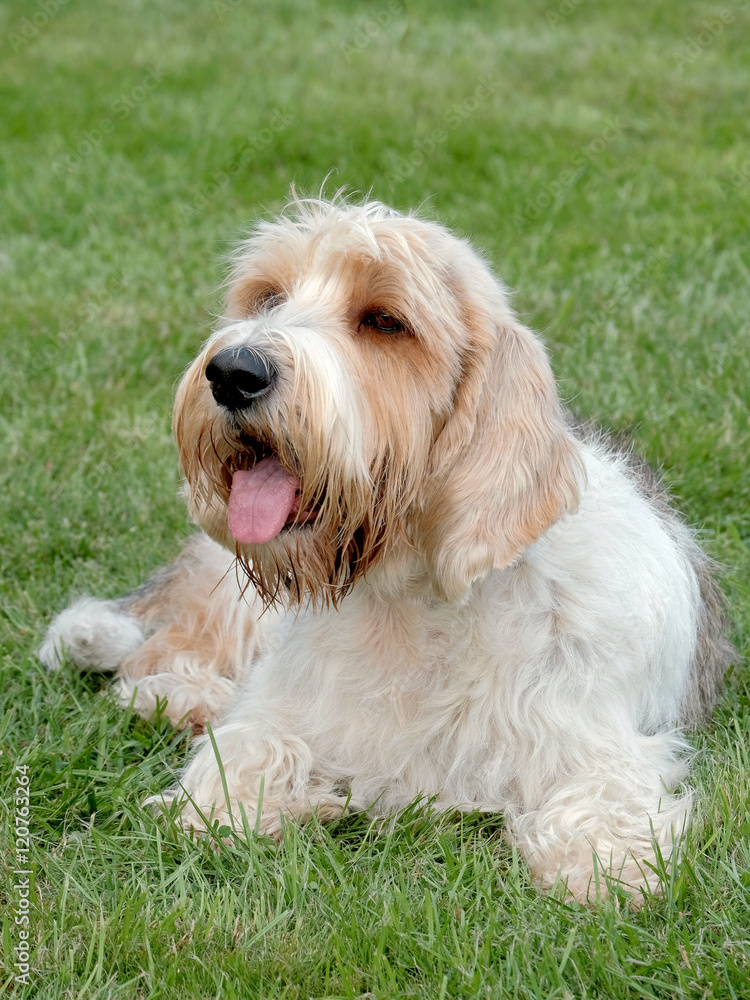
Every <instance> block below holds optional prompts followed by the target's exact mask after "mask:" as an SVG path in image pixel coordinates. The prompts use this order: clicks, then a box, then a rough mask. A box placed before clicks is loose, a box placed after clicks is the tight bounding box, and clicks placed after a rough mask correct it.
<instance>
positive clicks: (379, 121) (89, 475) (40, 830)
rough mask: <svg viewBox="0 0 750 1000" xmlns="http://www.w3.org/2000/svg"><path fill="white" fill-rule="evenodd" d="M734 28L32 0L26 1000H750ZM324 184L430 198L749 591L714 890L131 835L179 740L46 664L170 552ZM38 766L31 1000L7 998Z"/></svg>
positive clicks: (491, 851) (742, 18)
mask: <svg viewBox="0 0 750 1000" xmlns="http://www.w3.org/2000/svg"><path fill="white" fill-rule="evenodd" d="M743 6H744V5H743V4H740V3H728V4H727V7H726V9H724V8H720V7H719V6H718V5H710V4H708V3H698V2H690V0H689V2H685V3H682V4H673V3H670V2H668V0H657V2H655V3H647V2H645V0H636V2H634V3H631V4H621V3H618V2H615V0H601V2H597V3H596V4H594V3H593V2H584V3H581V4H579V5H578V6H577V7H574V6H573V5H572V4H570V5H567V6H566V5H564V4H557V3H556V2H555V0H552V2H549V3H548V2H547V0H531V2H529V3H526V4H523V5H520V4H519V5H514V4H511V3H509V2H507V0H503V2H499V3H492V4H482V3H478V2H474V3H471V2H470V3H465V4H458V3H448V2H440V0H439V2H435V3H430V4H428V3H427V2H426V0H415V2H413V3H409V5H408V9H407V8H406V7H404V6H403V5H399V4H398V3H394V4H393V5H391V6H389V5H388V4H387V3H385V2H383V3H382V4H381V5H378V4H375V5H373V6H371V7H367V6H364V5H356V6H355V5H349V4H346V3H344V2H343V0H340V2H334V0H332V2H330V3H328V4H325V5H323V4H320V5H317V4H313V3H305V2H303V0H282V2H280V3H278V4H274V5H270V4H263V5H261V4H260V3H257V2H256V0H216V2H214V3H208V2H204V3H200V4H197V3H196V4H193V3H190V2H188V0H163V2H159V3H156V2H154V0H151V2H148V0H131V2H128V3H121V4H116V3H114V2H111V0H105V2H102V3H98V4H95V3H93V2H84V0H81V2H79V3H76V4H63V3H60V2H59V0H47V3H46V6H43V5H42V3H41V2H40V3H38V4H34V5H32V4H28V3H22V2H21V0H8V2H6V3H4V4H3V6H2V8H1V9H0V44H2V47H3V69H2V76H1V77H0V100H1V101H2V106H3V110H4V114H3V118H2V123H1V124H0V129H2V137H1V141H0V171H1V176H2V205H3V227H2V237H1V242H0V274H1V275H2V281H1V282H0V296H1V298H2V302H1V311H0V315H1V316H2V328H3V346H2V351H3V353H2V359H3V360H2V366H1V367H0V381H1V383H2V393H1V394H0V428H1V434H2V454H3V461H2V463H0V490H1V491H2V492H1V495H2V507H1V508H0V546H1V553H2V554H1V556H0V560H1V562H0V565H1V566H2V580H1V587H2V592H1V595H0V600H1V602H2V603H1V607H2V616H1V618H0V636H1V641H2V661H1V662H0V671H2V685H0V699H1V703H2V714H1V715H0V784H1V786H2V801H3V803H4V804H5V805H6V806H7V807H8V808H6V809H3V810H2V813H0V817H1V826H0V839H1V840H2V858H3V865H2V882H1V883H0V892H1V893H2V897H3V907H2V914H1V915H2V956H3V957H2V962H3V963H4V966H3V971H2V974H1V976H0V988H2V989H3V990H4V992H5V993H8V994H10V995H13V994H15V995H18V996H38V997H55V998H63V997H87V998H89V997H101V998H104V997H106V998H110V997H111V998H120V997H123V998H129V997H158V998H171V997H175V998H182V997H186V996H190V997H206V998H208V997H226V998H231V997H243V998H245V997H252V998H255V997H259V998H260V997H262V998H277V997H278V998H282V997H283V998H295V1000H296V998H300V1000H301V998H307V997H316V998H318V997H321V998H322V997H327V998H334V997H363V996H371V997H377V998H392V997H411V996H414V997H425V998H435V1000H442V998H458V997H461V998H468V997H483V998H484V997H493V998H494V997H503V998H505V997H512V998H516V997H518V998H544V1000H547V998H552V997H559V998H568V997H573V998H576V1000H578V998H584V997H591V998H607V1000H620V998H623V1000H624V998H628V1000H629V998H640V997H644V998H646V997H647V998H679V1000H682V998H695V1000H699V998H709V997H711V998H742V997H745V996H747V992H748V985H747V984H748V982H749V981H750V847H749V846H748V845H750V807H749V806H748V803H749V802H750V750H749V749H748V732H749V730H750V690H749V684H748V682H749V680H750V673H749V672H748V668H747V665H746V664H747V660H746V656H747V652H748V647H749V645H750V643H749V638H748V637H749V633H750V585H748V580H749V579H750V551H749V547H750V474H749V473H748V455H749V454H750V425H749V423H748V413H749V412H750V405H749V404H750V398H749V390H748V387H749V386H750V349H749V345H750V338H749V337H748V320H747V317H748V315H750V281H749V280H748V279H749V277H750V271H749V265H750V250H749V249H748V243H747V222H748V213H749V212H750V165H749V163H748V160H747V130H748V126H747V123H748V121H749V120H750V107H749V105H750V85H749V84H750V80H749V79H748V70H747V60H746V51H745V50H746V34H747V29H748V26H749V20H748V19H749V17H750V15H749V14H748V11H747V10H745V9H743ZM721 10H725V13H724V14H721ZM566 12H567V13H566ZM730 16H731V19H729V18H730ZM480 85H481V89H480V90H478V89H477V88H480ZM332 168H335V170H336V172H335V174H334V176H333V178H332V180H331V182H330V186H331V188H333V187H334V186H335V185H337V184H338V183H347V184H350V185H351V186H352V187H354V188H357V189H360V190H366V189H369V188H372V190H373V193H374V195H375V196H376V197H379V198H381V199H382V200H386V201H389V202H391V203H393V204H395V205H396V206H397V207H402V208H407V207H413V206H414V205H418V204H424V206H425V211H426V212H427V213H428V214H430V215H433V216H435V217H437V218H440V219H442V220H443V221H446V222H448V223H449V224H451V225H453V226H454V227H455V228H456V229H458V231H459V232H461V233H465V234H471V235H472V236H473V237H474V238H475V240H476V242H477V243H478V244H479V245H480V246H482V247H484V248H485V249H486V251H487V253H488V254H489V256H490V257H491V258H492V259H493V261H494V262H495V264H496V266H497V268H498V270H499V272H500V273H501V274H502V275H503V277H504V278H505V279H506V280H507V281H508V283H509V284H510V285H511V286H513V287H514V288H516V289H517V294H516V300H515V301H516V305H517V307H518V309H519V311H520V312H521V314H522V316H523V317H524V319H526V320H527V321H528V322H529V323H531V324H532V325H534V326H535V327H536V328H537V329H540V330H541V331H542V332H543V335H544V337H545V339H546V341H547V343H548V344H549V346H550V348H551V350H552V353H553V360H554V366H555V370H556V373H557V375H558V378H559V379H560V383H561V387H562V391H563V393H564V394H565V395H566V397H567V398H568V399H569V400H570V401H571V403H572V405H573V406H574V408H575V409H576V410H577V411H578V412H579V413H580V414H581V415H583V416H586V417H589V416H593V417H597V418H599V419H601V420H603V421H604V422H605V423H607V424H608V425H610V426H613V427H616V428H618V429H628V430H630V431H631V432H632V433H633V434H634V436H635V439H636V442H637V445H638V447H639V448H640V450H641V451H642V452H643V453H644V454H645V455H646V456H647V457H648V458H649V459H650V460H651V461H652V462H653V463H655V464H658V465H661V466H663V467H664V470H665V474H666V476H667V478H668V480H669V481H670V483H671V484H672V485H673V488H674V489H675V491H676V492H677V494H678V496H679V497H680V501H681V504H682V506H683V508H684V510H685V512H686V514H687V516H688V517H689V518H690V519H691V520H692V521H693V522H694V523H697V524H700V525H702V526H703V527H704V529H705V538H706V544H707V547H708V548H709V550H710V551H711V552H712V554H713V555H714V556H715V557H716V558H718V559H719V560H720V561H721V562H722V563H723V564H724V565H725V566H726V567H727V575H726V579H725V584H726V590H727V593H728V596H729V601H730V615H731V623H732V631H733V637H734V639H735V641H736V643H737V645H738V648H739V649H740V651H741V652H742V653H743V654H744V655H743V656H742V657H740V658H739V659H738V663H737V665H736V667H735V670H734V672H733V673H732V675H731V676H730V678H729V680H728V683H727V688H726V694H725V697H724V700H723V701H722V703H721V705H720V706H719V708H718V710H717V712H716V715H715V718H714V720H713V722H712V723H711V724H710V725H709V726H707V727H705V728H703V729H701V730H700V731H699V732H697V733H695V734H693V735H692V737H691V739H692V742H693V745H694V747H695V749H696V763H695V783H696V786H697V788H698V793H699V796H698V806H697V812H696V821H695V823H694V826H693V828H692V830H691V831H690V833H689V835H688V838H687V842H686V847H685V861H684V863H683V865H682V866H681V867H680V869H679V870H678V871H677V872H676V873H674V875H673V876H672V878H671V880H670V882H669V883H668V885H667V889H666V892H665V896H664V898H663V899H661V900H654V901H652V902H650V903H649V905H647V906H646V907H645V908H644V909H643V910H642V911H641V912H637V911H634V910H633V909H632V908H631V907H630V905H629V903H628V901H627V899H626V898H625V897H621V898H617V899H615V900H614V901H613V902H611V903H608V904H604V905H602V906H601V907H600V908H599V909H598V910H596V911H593V910H588V909H584V908H582V907H580V906H578V905H569V904H567V903H563V902H561V901H560V900H559V899H556V898H554V897H553V896H550V895H544V894H541V893H539V892H537V891H536V890H535V889H534V887H533V886H532V885H531V884H530V882H529V879H528V875H527V872H526V869H525V868H524V866H523V864H522V863H521V862H520V861H519V859H518V858H517V857H516V856H515V855H514V854H513V853H512V851H511V850H510V849H509V848H508V847H507V846H506V845H505V844H504V843H503V841H502V837H501V831H502V826H501V821H500V819H499V818H495V817H492V818H487V817H478V816H469V817H463V818H460V817H459V818H457V817H452V816H449V817H441V818H438V819H435V818H431V817H430V816H429V815H428V814H425V813H424V812H420V811H419V810H417V809H414V810H411V811H409V812H408V813H407V814H405V815H404V816H403V817H402V818H401V820H400V821H399V823H398V825H397V827H396V829H395V830H393V831H392V832H390V833H380V832H378V830H377V829H375V828H373V827H372V826H370V824H369V823H368V822H367V820H365V819H363V818H355V819H351V820H347V821H345V822H341V823H339V824H335V825H333V826H331V827H328V828H325V829H323V828H320V827H318V826H315V825H312V826H309V827H307V828H297V827H294V826H291V827H289V828H288V829H287V831H286V834H285V837H284V842H283V844H282V845H281V847H276V846H275V845H273V844H271V843H270V842H267V841H266V840H264V839H262V838H250V840H249V841H248V842H247V843H241V844H237V845H235V846H234V847H228V848H224V849H222V850H221V851H219V852H216V851H213V850H211V849H210V848H209V847H208V846H207V845H205V844H200V843H199V844H193V843H190V842H188V841H186V840H185V839H184V838H183V837H182V836H181V835H179V834H178V833H177V832H176V831H175V830H174V829H172V828H171V827H170V826H169V824H168V823H166V822H164V821H157V820H155V819H154V818H153V817H152V816H151V815H150V814H148V813H146V812H144V811H143V810H141V808H140V807H139V802H140V801H141V800H142V799H143V798H144V797H145V796H146V795H147V794H148V793H149V792H153V791H156V790H157V789H159V788H160V787H162V786H163V784H164V783H165V781H167V780H169V774H170V773H171V771H172V770H173V769H175V768H177V767H179V765H180V762H181V761H182V760H183V758H184V755H185V752H186V739H185V737H184V736H181V735H179V734H175V733H173V732H172V731H171V730H170V729H169V727H168V726H167V725H166V724H165V723H164V722H162V721H160V720H154V721H153V722H146V721H144V720H141V719H137V718H134V717H131V716H129V715H128V714H127V713H122V712H121V711H120V710H118V709H117V708H115V706H114V705H113V703H112V702H111V701H110V700H109V699H108V697H106V683H105V682H104V681H103V680H102V679H101V678H98V677H80V676H78V675H76V674H75V673H74V672H66V673H64V674H62V675H59V676H54V677H48V676H46V675H45V673H44V671H43V670H42V669H41V667H40V666H39V664H38V663H37V661H36V659H35V656H34V650H35V648H36V647H37V645H38V643H39V640H40V637H41V635H42V633H43V630H44V627H45V623H46V622H47V621H48V620H49V618H50V617H51V615H52V614H53V613H54V612H55V611H57V610H59V609H60V608H61V607H62V606H64V604H65V603H66V601H67V600H68V599H69V598H70V596H71V595H74V594H76V593H80V592H82V591H89V592H92V593H95V594H97V595H102V596H114V595H116V594H118V593H121V592H123V591H124V590H126V589H128V588H131V587H133V586H134V585H136V584H137V583H139V582H140V581H141V580H142V579H143V577H144V576H145V575H146V573H148V572H149V571H150V570H151V569H152V568H153V567H154V566H155V565H157V564H159V563H161V562H163V561H165V560H166V559H168V558H170V557H171V556H172V555H174V553H175V552H176V551H177V548H178V546H179V543H180V539H181V538H182V537H184V535H185V534H186V533H187V532H188V531H189V526H188V525H187V523H186V520H185V515H184V512H183V509H182V506H181V503H180V502H179V500H178V499H177V498H176V489H177V485H178V474H177V469H176V461H175V454H174V448H173V445H172V443H171V441H170V434H169V412H170V406H171V396H172V391H173V386H174V383H175V380H176V378H177V376H178V374H179V373H180V371H181V370H182V369H183V368H184V367H185V365H186V364H187V363H188V362H189V360H190V358H191V356H192V355H193V353H194V352H195V350H196V348H197V346H198V344H199V343H200V341H201V339H202V338H203V336H204V335H205V332H206V330H207V327H208V325H209V323H210V315H211V312H212V310H214V309H215V308H216V306H217V303H218V297H217V292H216V288H217V286H218V284H219V281H220V278H221V261H220V256H221V253H222V252H223V250H224V249H225V248H226V246H227V242H228V241H231V240H232V239H234V238H235V237H237V236H238V235H239V234H240V233H241V231H242V228H243V226H244V225H246V223H247V221H248V220H249V219H250V218H251V217H253V216H254V215H257V214H258V213H259V212H264V211H272V210H274V209H275V208H277V207H278V206H279V205H280V204H281V203H282V201H283V200H284V198H285V196H286V194H287V192H288V188H289V185H290V183H291V182H292V181H296V182H297V184H298V185H299V186H301V187H302V188H303V189H307V190H317V189H318V187H319V186H320V183H321V181H322V179H323V177H324V176H325V175H326V174H327V173H328V171H329V170H331V169H332ZM19 764H26V765H28V767H29V775H30V789H31V791H30V812H31V817H30V826H31V833H32V843H33V847H32V850H31V861H32V862H33V864H32V866H31V867H32V868H33V872H34V874H33V879H32V881H33V885H32V887H31V894H30V898H31V909H30V911H29V918H30V919H29V925H28V926H29V929H30V938H29V940H30V942H31V945H32V952H33V953H32V958H31V966H32V968H31V971H30V985H29V986H24V985H23V984H21V983H17V982H15V981H14V968H13V962H14V961H15V960H16V954H15V953H14V951H13V948H14V946H17V945H19V943H20V942H21V938H20V936H19V935H20V931H21V929H22V928H23V925H18V924H16V923H15V917H16V911H18V908H19V905H20V903H19V900H20V896H19V893H20V891H21V889H20V888H19V881H18V880H19V878H20V876H16V875H14V874H13V870H14V867H15V866H16V865H17V864H18V854H17V852H16V846H15V845H14V839H13V821H14V815H17V814H18V813H17V806H16V804H15V803H16V800H15V799H14V790H15V788H16V782H17V776H18V774H19V773H20V772H18V771H16V770H15V768H16V767H17V766H18V765H19ZM19 808H20V806H19Z"/></svg>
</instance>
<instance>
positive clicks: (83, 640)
mask: <svg viewBox="0 0 750 1000" xmlns="http://www.w3.org/2000/svg"><path fill="white" fill-rule="evenodd" d="M143 639H144V635H143V630H142V628H141V626H140V625H139V624H138V622H137V621H136V619H135V618H133V617H132V616H131V615H129V614H127V613H125V612H123V611H121V610H119V609H118V606H117V602H116V601H99V600H97V599H96V598H94V597H81V598H80V599H79V600H77V601H76V602H75V603H74V604H71V606H70V607H69V608H66V609H65V611H63V612H61V614H59V615H58V616H57V618H55V620H54V622H53V623H52V624H51V625H50V627H49V629H48V631H47V635H46V636H45V639H44V642H43V643H42V646H41V647H40V649H39V659H40V660H41V661H42V663H43V664H44V665H45V667H46V668H47V669H48V670H59V668H60V667H61V666H62V664H63V659H64V656H65V654H66V653H67V654H68V655H69V656H70V658H71V660H72V661H73V662H74V663H77V664H78V666H80V667H83V668H85V669H86V670H101V671H104V672H106V671H110V670H116V669H117V667H119V665H120V664H121V663H122V661H123V660H124V659H125V658H126V657H127V656H129V655H130V653H133V652H135V650H136V649H138V647H139V646H140V645H141V644H142V643H143Z"/></svg>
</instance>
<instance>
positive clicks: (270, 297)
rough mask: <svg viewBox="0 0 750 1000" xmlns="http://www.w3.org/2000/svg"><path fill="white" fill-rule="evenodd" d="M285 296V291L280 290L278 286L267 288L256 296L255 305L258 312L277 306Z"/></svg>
mask: <svg viewBox="0 0 750 1000" xmlns="http://www.w3.org/2000/svg"><path fill="white" fill-rule="evenodd" d="M283 298H284V294H283V292H280V291H279V290H278V288H265V289H264V290H263V291H262V292H260V293H259V294H258V295H257V296H256V297H255V301H254V303H253V307H254V308H255V310H256V311H258V312H260V311H261V310H265V309H273V307H274V306H277V305H278V304H279V303H280V302H281V301H282V300H283Z"/></svg>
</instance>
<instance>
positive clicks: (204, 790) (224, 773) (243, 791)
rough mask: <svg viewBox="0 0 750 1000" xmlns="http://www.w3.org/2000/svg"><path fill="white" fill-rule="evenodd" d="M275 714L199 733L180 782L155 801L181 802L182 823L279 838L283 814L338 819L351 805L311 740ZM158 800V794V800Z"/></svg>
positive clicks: (301, 818) (299, 818) (303, 818)
mask: <svg viewBox="0 0 750 1000" xmlns="http://www.w3.org/2000/svg"><path fill="white" fill-rule="evenodd" d="M281 721H282V720H280V719H275V718H273V717H272V716H271V715H270V713H264V714H261V713H259V712H258V713H254V714H253V718H252V719H246V720H242V721H236V719H232V717H231V716H230V719H229V720H228V721H226V722H225V723H223V724H222V725H220V726H219V727H218V728H217V729H216V730H214V731H213V732H211V733H208V734H206V735H205V736H203V737H201V739H200V741H199V745H198V748H197V751H196V753H195V754H194V756H193V758H192V759H191V761H190V762H189V763H188V765H187V768H186V769H185V771H184V772H183V774H182V776H181V777H180V780H179V782H178V784H177V785H176V786H175V787H174V788H172V789H169V790H168V791H166V792H164V793H163V794H162V795H161V796H159V797H157V800H161V801H164V802H167V803H169V802H171V801H174V800H177V801H178V802H179V803H180V806H181V808H180V822H181V823H182V825H183V826H184V827H185V828H186V829H190V828H192V829H194V830H195V831H203V830H205V829H206V828H207V827H208V826H212V827H214V828H215V829H216V828H221V827H224V826H228V827H230V828H234V829H236V830H238V831H242V830H249V831H251V832H252V831H254V832H257V833H265V834H268V835H269V836H272V837H277V838H278V837H279V836H280V834H281V830H282V824H283V821H284V818H287V819H295V820H297V821H301V822H304V821H306V820H307V819H309V818H310V817H311V816H312V814H313V813H315V815H316V816H317V817H318V819H320V820H321V821H326V820H329V819H332V818H334V817H335V816H338V815H340V814H341V812H343V811H344V809H345V808H346V805H347V798H346V796H345V795H342V794H339V789H337V788H336V783H335V781H334V780H333V779H332V778H330V777H327V776H324V775H323V774H322V773H321V771H320V769H319V768H318V767H316V761H315V757H314V754H313V752H312V750H311V749H310V747H309V746H308V744H307V743H306V742H305V741H304V740H303V739H300V738H299V737H297V736H293V735H291V734H290V732H289V731H288V729H286V727H284V725H283V724H280V723H281ZM153 801H154V800H152V802H153Z"/></svg>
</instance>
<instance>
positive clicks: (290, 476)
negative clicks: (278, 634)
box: [184, 422, 408, 607]
mask: <svg viewBox="0 0 750 1000" xmlns="http://www.w3.org/2000/svg"><path fill="white" fill-rule="evenodd" d="M275 430H277V429H276V428H273V429H272V428H270V427H268V426H264V427H262V428H260V427H254V428H253V429H252V430H250V429H248V428H247V426H245V427H243V428H239V427H232V426H230V425H228V424H225V423H219V422H214V423H209V424H204V425H203V427H202V428H201V430H200V432H199V434H198V438H197V441H196V443H195V445H194V446H193V447H192V448H191V449H190V461H189V462H185V463H184V465H185V471H186V473H187V476H188V483H189V486H190V506H191V511H192V513H193V515H194V517H195V519H196V520H197V521H198V523H199V524H200V525H201V527H203V529H204V530H205V531H206V532H207V533H208V534H209V535H211V536H212V537H213V538H215V539H216V540H217V541H219V542H220V543H221V544H223V545H225V546H227V547H230V548H231V547H234V550H235V552H236V555H237V564H238V567H239V568H240V569H241V571H242V574H243V575H244V578H245V580H246V582H247V585H248V586H250V585H252V586H253V587H254V588H255V589H256V590H257V591H258V593H259V595H260V597H261V599H262V601H263V602H264V603H265V604H266V605H272V604H281V605H284V606H288V607H294V606H297V605H300V604H301V603H303V602H304V601H309V602H310V603H311V604H312V605H313V606H327V605H334V606H335V605H337V604H338V603H339V601H340V600H341V599H342V598H343V597H344V595H345V594H346V593H348V592H349V590H351V588H352V586H353V585H354V583H355V582H356V581H357V580H359V579H360V578H362V577H363V576H364V575H365V574H366V572H367V571H368V569H369V568H370V567H372V566H373V564H374V563H376V562H377V561H378V560H379V559H381V558H382V557H383V556H384V554H385V553H386V552H387V551H388V549H389V547H390V546H391V545H392V544H393V543H394V542H395V541H396V540H397V539H398V538H402V537H403V523H404V512H405V510H406V508H407V506H408V501H407V497H406V496H405V493H404V490H403V486H404V482H403V477H399V476H394V475H393V472H392V470H391V469H390V467H389V466H390V463H389V461H388V460H387V458H383V459H381V460H380V461H379V462H377V463H375V465H374V468H373V469H372V470H371V473H370V477H369V479H368V480H367V481H357V480H352V479H351V478H350V477H348V476H347V475H346V473H345V472H344V471H343V470H341V469H339V468H338V467H337V465H336V463H335V462H332V461H331V460H330V456H327V460H323V459H322V457H321V456H320V455H318V454H309V453H308V454H305V455H301V454H300V453H299V452H298V451H297V450H296V449H295V448H294V447H292V446H291V445H289V443H288V442H287V441H286V440H285V439H284V438H283V436H279V437H276V436H275V434H274V433H273V432H274V431H275ZM185 444H187V442H185ZM321 469H322V470H323V472H322V473H321V471H320V470H321ZM394 482H396V483H400V485H401V488H399V489H397V490H395V491H394V490H393V483H394ZM243 582H244V581H243Z"/></svg>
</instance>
